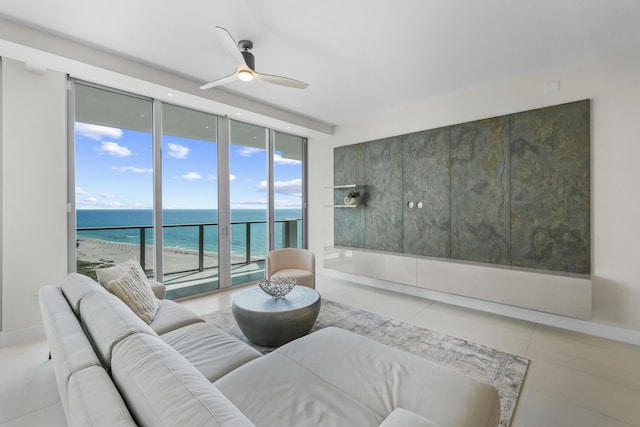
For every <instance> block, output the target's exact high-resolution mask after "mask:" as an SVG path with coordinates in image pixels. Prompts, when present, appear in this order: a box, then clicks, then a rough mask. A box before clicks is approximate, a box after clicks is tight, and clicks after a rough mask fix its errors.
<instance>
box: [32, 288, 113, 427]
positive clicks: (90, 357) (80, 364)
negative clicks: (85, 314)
mask: <svg viewBox="0 0 640 427" xmlns="http://www.w3.org/2000/svg"><path fill="white" fill-rule="evenodd" d="M40 300H41V301H43V302H45V301H46V303H43V304H40V312H41V314H42V322H43V324H44V329H45V332H46V334H47V341H48V343H49V348H50V351H51V358H52V361H53V363H54V366H55V375H56V380H57V381H56V382H57V384H58V392H59V393H60V399H61V401H62V406H63V408H64V411H65V413H66V414H67V416H68V415H69V407H68V399H67V384H68V381H69V377H71V375H72V374H73V373H74V372H76V371H79V370H81V369H85V368H87V367H89V366H97V365H100V360H99V359H98V356H97V355H96V353H95V351H94V349H93V346H92V345H91V343H90V342H89V340H88V339H87V336H86V335H85V333H84V330H83V329H82V326H81V325H80V323H79V322H78V319H77V318H76V316H75V314H74V313H73V311H72V310H71V308H70V307H69V304H67V300H66V299H65V298H64V296H63V295H62V292H61V290H60V288H59V287H58V286H54V285H50V286H44V287H42V288H41V289H40Z"/></svg>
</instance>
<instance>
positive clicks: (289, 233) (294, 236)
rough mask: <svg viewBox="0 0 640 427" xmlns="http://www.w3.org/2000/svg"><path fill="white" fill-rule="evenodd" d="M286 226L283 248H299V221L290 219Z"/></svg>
mask: <svg viewBox="0 0 640 427" xmlns="http://www.w3.org/2000/svg"><path fill="white" fill-rule="evenodd" d="M283 225H284V239H283V241H282V247H284V248H297V247H298V220H297V219H288V220H286V221H285V223H284V224H283Z"/></svg>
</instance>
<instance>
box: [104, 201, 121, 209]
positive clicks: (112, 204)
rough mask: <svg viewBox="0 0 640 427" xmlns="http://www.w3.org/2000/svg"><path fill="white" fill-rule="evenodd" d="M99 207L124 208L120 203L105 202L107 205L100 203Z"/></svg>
mask: <svg viewBox="0 0 640 427" xmlns="http://www.w3.org/2000/svg"><path fill="white" fill-rule="evenodd" d="M100 206H102V207H105V208H121V207H124V203H121V202H107V203H101V204H100Z"/></svg>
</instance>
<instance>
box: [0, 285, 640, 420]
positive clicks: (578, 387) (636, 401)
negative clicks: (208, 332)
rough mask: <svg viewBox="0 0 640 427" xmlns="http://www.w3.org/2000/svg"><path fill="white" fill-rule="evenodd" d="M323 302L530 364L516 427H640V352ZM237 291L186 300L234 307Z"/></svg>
mask: <svg viewBox="0 0 640 427" xmlns="http://www.w3.org/2000/svg"><path fill="white" fill-rule="evenodd" d="M316 286H317V289H318V291H319V292H320V293H321V294H322V296H323V298H327V299H331V300H333V301H338V302H341V303H343V304H348V305H351V306H354V307H357V308H360V309H363V310H368V311H372V312H375V313H378V314H381V315H384V316H388V317H392V318H395V319H398V320H401V321H404V322H408V323H413V324H415V325H419V326H422V327H425V328H429V329H432V330H436V331H439V332H443V333H446V334H449V335H453V336H456V337H460V338H464V339H467V340H470V341H474V342H477V343H480V344H484V345H487V346H490V347H493V348H496V349H499V350H502V351H506V352H510V353H514V354H518V355H520V356H524V357H527V358H529V359H530V360H531V363H530V365H529V371H528V374H527V377H526V380H525V383H524V388H523V390H522V393H521V396H520V400H519V402H518V407H517V409H516V413H515V416H514V419H513V423H512V426H514V427H614V426H617V427H622V426H636V427H640V347H638V346H633V345H629V344H623V343H619V342H615V341H610V340H606V339H602V338H597V337H592V336H589V335H584V334H580V333H575V332H570V331H565V330H561V329H556V328H551V327H547V326H543V325H538V324H534V323H530V322H524V321H520V320H513V319H509V318H505V317H502V316H498V315H494V314H487V313H482V312H478V311H474V310H470V309H465V308H460V307H455V306H450V305H447V304H443V303H438V302H434V301H430V300H425V299H420V298H416V297H413V296H409V295H403V294H397V293H393V292H389V291H385V290H382V289H376V288H371V287H368V286H362V285H358V284H355V283H352V282H348V281H343V280H339V279H334V278H327V277H323V276H318V278H317V285H316ZM243 290H244V289H242V288H240V289H234V290H231V291H227V292H222V293H218V294H214V295H209V296H204V297H200V298H195V299H192V300H188V301H184V302H183V303H184V304H185V305H187V306H188V307H189V308H191V309H192V310H194V311H195V312H197V313H199V314H204V313H208V312H212V311H216V310H219V309H222V308H226V307H229V306H230V305H231V301H232V299H233V296H234V295H235V294H237V292H241V291H243ZM46 355H47V346H46V343H45V342H43V341H42V342H41V341H39V342H34V343H27V344H21V345H16V346H13V347H8V348H0V378H5V375H9V374H10V373H15V372H16V371H17V370H20V369H29V367H30V366H32V365H34V364H35V363H38V362H39V361H41V360H42V357H46Z"/></svg>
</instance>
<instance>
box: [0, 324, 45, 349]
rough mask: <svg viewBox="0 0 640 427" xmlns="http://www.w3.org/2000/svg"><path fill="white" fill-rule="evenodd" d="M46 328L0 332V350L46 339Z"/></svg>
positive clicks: (35, 327)
mask: <svg viewBox="0 0 640 427" xmlns="http://www.w3.org/2000/svg"><path fill="white" fill-rule="evenodd" d="M45 337H46V335H45V332H44V326H42V325H40V326H34V327H32V328H25V329H19V330H17V331H11V332H5V331H2V332H0V348H3V347H9V346H12V345H17V344H21V343H24V342H29V341H35V340H40V339H43V338H45Z"/></svg>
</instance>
